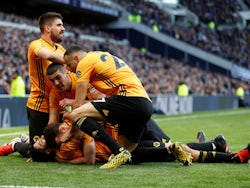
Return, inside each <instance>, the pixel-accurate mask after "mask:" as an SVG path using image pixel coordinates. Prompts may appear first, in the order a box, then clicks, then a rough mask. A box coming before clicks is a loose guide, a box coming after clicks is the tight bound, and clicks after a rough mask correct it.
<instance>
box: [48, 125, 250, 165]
mask: <svg viewBox="0 0 250 188" xmlns="http://www.w3.org/2000/svg"><path fill="white" fill-rule="evenodd" d="M47 128H48V129H47ZM109 128H110V129H111V130H112V127H109ZM45 130H46V131H48V132H50V131H52V132H54V133H55V132H57V133H58V135H57V136H56V137H55V138H54V141H55V145H57V146H61V145H62V144H63V146H64V145H67V142H65V143H64V142H62V141H61V140H62V139H64V138H65V137H69V138H70V139H69V140H71V139H72V138H75V137H74V134H76V133H77V132H81V131H80V130H79V129H78V128H77V127H70V126H68V125H67V124H65V123H62V124H60V123H58V124H53V125H51V126H47V127H46V129H45ZM46 131H45V134H47V133H48V132H46ZM50 133H51V132H50ZM65 134H66V135H67V136H65ZM77 134H79V133H77ZM116 134H117V133H116V131H114V132H113V136H115V135H116ZM52 135H53V134H52ZM50 139H53V136H52V137H51V138H50ZM83 145H84V144H83ZM95 146H96V150H95V148H94V147H93V148H92V150H93V152H94V151H95V152H96V157H97V158H96V161H98V162H106V160H107V159H108V156H109V155H110V154H111V153H110V151H109V150H108V149H107V148H106V149H103V148H105V146H104V145H102V146H101V147H100V145H98V144H97V143H96V144H95ZM103 146H104V147H103ZM173 146H174V147H175V146H176V145H173ZM173 146H172V147H173ZM182 146H183V147H184V148H185V150H186V151H188V152H189V153H191V155H192V157H193V161H194V162H205V163H219V162H227V163H246V162H247V161H248V160H249V158H250V154H249V151H250V144H248V147H247V148H245V149H243V150H241V151H239V152H238V153H235V154H229V153H223V152H216V151H198V150H193V149H191V148H189V147H188V146H187V145H182ZM93 152H91V153H93ZM131 154H132V163H141V162H172V161H174V160H176V156H175V152H174V151H173V148H171V147H170V149H169V146H168V144H166V143H163V142H159V141H154V140H146V138H144V139H142V141H141V143H140V144H139V146H138V147H137V148H136V149H135V150H134V151H133V152H132V153H131ZM98 156H106V157H103V158H100V157H99V158H98ZM178 157H180V156H178V155H177V158H178ZM92 161H93V159H92ZM64 162H67V160H65V161H64Z"/></svg>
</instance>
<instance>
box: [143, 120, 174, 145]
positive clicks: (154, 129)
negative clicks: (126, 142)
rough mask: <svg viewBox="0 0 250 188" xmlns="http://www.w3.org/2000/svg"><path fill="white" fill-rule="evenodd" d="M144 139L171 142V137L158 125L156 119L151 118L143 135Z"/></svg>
mask: <svg viewBox="0 0 250 188" xmlns="http://www.w3.org/2000/svg"><path fill="white" fill-rule="evenodd" d="M141 139H142V140H154V141H158V142H169V141H170V137H169V136H167V135H166V134H165V133H164V132H163V130H162V129H161V128H160V127H159V126H158V125H157V123H156V122H155V120H153V119H152V118H150V120H149V121H148V122H147V125H146V128H145V130H144V132H143V135H142V138H141Z"/></svg>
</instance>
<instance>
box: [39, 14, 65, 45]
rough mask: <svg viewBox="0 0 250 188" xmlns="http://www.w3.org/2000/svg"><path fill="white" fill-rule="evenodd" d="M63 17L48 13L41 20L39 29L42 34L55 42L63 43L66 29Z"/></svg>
mask: <svg viewBox="0 0 250 188" xmlns="http://www.w3.org/2000/svg"><path fill="white" fill-rule="evenodd" d="M62 19H63V17H62V15H61V14H60V13H57V12H46V13H44V14H42V15H41V16H40V17H39V19H38V22H39V27H40V31H41V33H42V34H46V35H47V34H48V35H49V36H50V40H52V41H53V42H61V41H62V38H63V33H64V31H65V28H64V26H63V22H62Z"/></svg>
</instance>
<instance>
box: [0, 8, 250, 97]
mask: <svg viewBox="0 0 250 188" xmlns="http://www.w3.org/2000/svg"><path fill="white" fill-rule="evenodd" d="M0 21H6V22H17V23H21V24H27V27H26V28H25V29H18V28H16V27H8V26H2V25H1V26H0V54H2V55H1V56H0V71H1V73H0V74H1V76H0V94H8V93H9V88H10V83H11V75H12V73H13V72H14V71H15V70H16V69H18V70H19V71H20V72H21V75H22V77H23V79H24V80H25V83H26V93H27V94H28V93H29V90H30V82H29V77H28V65H27V47H28V43H29V41H31V40H33V39H35V38H37V37H38V35H39V34H38V33H36V32H34V31H30V30H29V29H28V26H34V25H36V23H37V21H36V20H30V19H28V18H25V17H22V16H17V15H14V14H6V13H3V12H0ZM65 28H66V31H68V32H73V33H74V35H73V36H68V37H65V39H64V41H63V42H62V45H63V46H64V47H67V46H69V45H70V44H78V45H81V46H83V47H84V49H85V50H86V51H91V50H108V51H110V52H112V53H113V54H115V55H116V56H118V57H122V58H123V59H124V60H125V61H126V62H127V63H128V64H129V65H130V66H131V67H132V69H133V70H134V71H135V72H136V74H137V75H138V77H139V78H140V79H141V81H142V83H143V85H144V86H145V88H146V90H147V91H148V93H150V94H174V93H176V89H177V87H178V84H179V83H180V82H181V81H185V82H186V84H187V85H188V86H189V89H190V93H191V94H195V95H225V94H235V89H236V87H237V85H239V84H242V82H241V81H239V80H236V79H232V78H230V77H228V76H224V75H220V74H215V73H212V72H206V71H204V70H202V69H200V68H199V67H190V66H188V65H184V64H182V63H181V62H179V61H177V60H174V59H169V58H166V57H161V56H160V55H158V54H152V53H150V52H145V53H144V52H141V51H140V50H139V49H136V48H133V47H131V46H129V45H123V44H119V43H111V42H110V40H109V39H110V38H112V37H113V36H112V35H109V34H107V33H104V32H101V31H99V30H98V28H96V27H95V26H93V27H89V28H87V27H84V26H82V27H81V26H80V27H75V26H70V25H68V24H66V23H65ZM84 28H85V29H84ZM186 33H188V32H186ZM81 34H89V35H90V34H91V35H94V36H99V37H103V38H105V39H106V40H105V42H104V43H103V42H97V41H91V40H85V39H81V38H80V36H81ZM113 38H114V37H113ZM231 41H232V40H231ZM3 54H4V55H3ZM245 86H246V87H245V89H246V90H247V89H248V88H247V85H245Z"/></svg>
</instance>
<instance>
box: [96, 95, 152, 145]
mask: <svg viewBox="0 0 250 188" xmlns="http://www.w3.org/2000/svg"><path fill="white" fill-rule="evenodd" d="M92 104H93V105H94V107H95V108H96V109H97V110H98V111H99V112H100V113H101V114H102V115H103V116H104V117H105V118H106V120H107V121H108V122H109V123H111V124H118V126H119V131H118V134H119V135H125V136H126V137H127V138H128V139H130V140H131V141H133V142H136V143H138V142H139V140H140V138H141V136H142V133H143V131H144V129H145V127H146V123H147V122H148V121H149V119H150V117H151V115H152V113H153V107H152V103H151V102H150V101H149V100H148V99H146V98H143V97H125V96H119V95H114V96H111V97H107V98H105V100H103V101H93V102H92Z"/></svg>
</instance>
